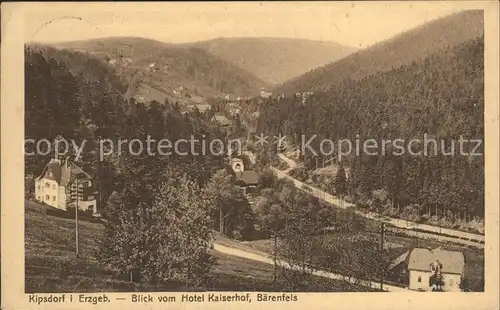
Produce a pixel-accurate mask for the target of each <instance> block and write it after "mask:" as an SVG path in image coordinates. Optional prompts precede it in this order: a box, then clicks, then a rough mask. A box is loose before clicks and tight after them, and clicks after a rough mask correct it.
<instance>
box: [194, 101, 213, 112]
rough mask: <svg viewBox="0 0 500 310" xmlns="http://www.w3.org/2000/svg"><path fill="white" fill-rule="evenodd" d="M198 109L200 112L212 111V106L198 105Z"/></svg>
mask: <svg viewBox="0 0 500 310" xmlns="http://www.w3.org/2000/svg"><path fill="white" fill-rule="evenodd" d="M196 107H197V108H198V110H199V111H200V112H203V111H206V110H209V109H210V105H209V104H203V103H201V104H197V105H196Z"/></svg>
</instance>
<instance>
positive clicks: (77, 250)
mask: <svg viewBox="0 0 500 310" xmlns="http://www.w3.org/2000/svg"><path fill="white" fill-rule="evenodd" d="M75 176H76V181H75V182H76V206H75V224H76V230H75V237H76V238H75V239H76V257H77V258H78V255H79V254H80V253H79V248H80V246H79V244H78V176H77V175H75Z"/></svg>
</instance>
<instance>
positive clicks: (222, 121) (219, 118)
mask: <svg viewBox="0 0 500 310" xmlns="http://www.w3.org/2000/svg"><path fill="white" fill-rule="evenodd" d="M212 122H215V123H217V124H219V125H220V126H222V127H227V126H229V125H231V121H230V120H229V119H228V118H227V117H225V116H224V115H220V114H216V115H214V116H213V117H212Z"/></svg>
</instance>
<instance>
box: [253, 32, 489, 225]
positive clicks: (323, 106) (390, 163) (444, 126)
mask: <svg viewBox="0 0 500 310" xmlns="http://www.w3.org/2000/svg"><path fill="white" fill-rule="evenodd" d="M483 52H484V39H483V37H480V38H477V39H471V40H468V41H466V42H464V43H462V44H459V45H457V46H454V47H449V48H446V49H443V50H440V51H438V52H437V53H435V54H432V55H430V56H428V57H426V58H425V59H423V60H421V61H413V62H412V63H410V64H408V65H402V66H400V67H398V68H395V69H393V70H390V71H386V72H379V73H377V74H374V75H372V76H370V77H365V78H363V79H360V80H352V79H344V80H343V81H342V82H341V83H338V84H337V85H335V86H334V87H333V88H332V89H330V90H329V91H327V92H325V93H316V94H315V95H313V96H312V97H311V98H310V99H309V100H308V101H307V103H306V104H302V103H301V100H298V98H285V99H282V100H280V101H276V100H275V101H273V102H272V103H271V102H268V103H267V104H264V105H261V107H260V111H259V113H260V118H259V124H258V131H257V132H266V133H268V134H276V135H277V134H278V133H282V134H284V135H286V136H288V137H290V138H292V139H293V142H294V143H295V144H296V145H300V142H301V135H305V136H306V137H308V138H306V141H307V140H308V139H309V138H310V137H312V136H313V135H315V134H317V135H318V138H317V139H315V140H314V142H313V143H312V144H311V145H312V147H313V148H314V149H315V150H316V151H317V152H319V150H320V146H319V142H320V141H321V139H322V138H328V139H332V140H333V141H338V140H339V139H351V141H352V143H353V147H354V143H355V141H356V139H357V138H358V137H359V140H360V141H361V145H362V143H363V141H364V140H367V139H372V138H373V139H376V140H377V141H378V142H379V149H378V154H379V155H376V156H369V155H366V154H363V152H362V151H361V154H360V156H355V155H354V154H353V153H351V155H350V156H347V157H346V158H344V160H343V161H342V164H343V165H344V166H348V167H349V168H350V171H351V172H350V176H349V180H348V193H347V194H349V196H351V197H353V199H355V200H356V201H357V202H358V203H359V204H367V203H368V202H369V201H372V202H373V201H374V199H375V200H380V201H379V202H378V203H381V204H387V205H388V206H389V213H391V214H392V215H394V214H399V213H401V214H402V213H405V212H406V213H408V216H410V217H413V219H415V220H418V218H419V214H420V215H422V214H424V213H425V214H427V216H429V214H430V215H431V216H432V217H435V219H443V218H448V219H450V218H454V219H456V220H457V221H459V220H470V219H472V218H473V217H474V216H477V217H479V218H482V217H483V216H484V166H483V165H484V158H483V156H463V155H460V154H459V145H458V140H459V139H460V137H461V136H463V138H464V139H483V138H484V122H483V113H484V95H483V94H484V57H483ZM273 103H274V104H273ZM424 134H427V135H428V137H429V138H434V139H436V140H437V141H440V139H443V140H444V141H446V143H445V147H444V149H445V151H446V152H448V151H451V143H452V142H451V140H455V156H450V155H442V154H443V152H442V151H441V145H440V144H438V148H439V149H438V154H437V155H436V154H432V151H429V154H430V155H429V156H413V155H410V154H408V152H406V153H405V154H403V155H391V154H392V152H391V151H390V149H389V151H387V152H386V153H388V155H385V156H384V155H380V154H381V151H380V141H381V140H383V139H390V140H395V139H398V138H399V139H404V140H405V143H408V141H409V140H410V139H413V138H418V139H422V140H423V139H424ZM357 135H359V136H357ZM474 146H475V143H474V144H465V146H464V151H465V152H470V151H471V150H472V147H474ZM412 149H413V150H414V151H418V150H422V145H420V146H413V148H412ZM429 149H430V150H433V146H432V145H431V146H430V147H429ZM482 151H483V146H481V147H480V148H479V149H477V150H476V152H481V153H482ZM336 152H337V150H335V153H336ZM320 159H321V158H320ZM303 160H304V162H305V165H306V166H307V167H309V168H311V169H312V168H315V167H316V158H314V156H312V154H311V153H308V154H305V155H304V157H303ZM320 163H321V160H320ZM325 186H328V184H326V185H325ZM329 186H330V187H331V188H333V187H334V186H333V184H330V185H329ZM381 191H382V192H383V193H384V194H383V195H380V193H381ZM380 196H383V198H380ZM408 216H407V217H408Z"/></svg>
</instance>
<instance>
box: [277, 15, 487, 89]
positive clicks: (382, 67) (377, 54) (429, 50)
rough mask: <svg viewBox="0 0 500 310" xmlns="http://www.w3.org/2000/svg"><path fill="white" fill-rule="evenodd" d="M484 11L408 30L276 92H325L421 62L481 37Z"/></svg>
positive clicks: (317, 70) (290, 83) (443, 19)
mask: <svg viewBox="0 0 500 310" xmlns="http://www.w3.org/2000/svg"><path fill="white" fill-rule="evenodd" d="M483 32H484V21H483V11H481V10H471V11H463V12H460V13H457V14H453V15H450V16H447V17H444V18H440V19H437V20H435V21H432V22H430V23H428V24H425V25H423V26H420V27H417V28H415V29H412V30H409V31H407V32H404V33H402V34H399V35H397V36H395V37H394V38H391V39H389V40H386V41H382V42H380V43H378V44H375V45H373V46H371V47H369V48H366V49H363V50H361V51H358V52H356V53H353V54H351V55H349V56H347V57H345V58H342V59H341V60H339V61H336V62H333V63H330V64H328V65H326V66H323V67H319V68H316V69H314V70H312V71H311V72H308V73H306V74H304V75H301V76H299V77H297V78H294V79H291V80H289V81H287V82H285V83H283V84H282V85H280V86H278V87H277V88H276V91H275V92H276V93H282V92H284V93H285V94H287V95H288V94H290V93H295V92H298V91H317V90H325V89H328V88H330V87H332V85H335V84H338V83H340V82H342V81H343V80H344V79H346V78H350V79H353V80H360V79H363V78H365V77H367V76H370V75H372V74H376V73H377V72H383V71H387V70H391V69H393V68H397V67H399V66H401V65H408V64H411V62H412V61H419V60H420V59H422V58H424V57H426V56H427V55H430V54H433V53H436V52H437V51H439V50H440V49H442V48H446V47H448V46H453V45H456V44H459V43H461V42H464V41H467V40H470V39H473V38H476V37H479V36H481V35H482V34H483Z"/></svg>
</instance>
